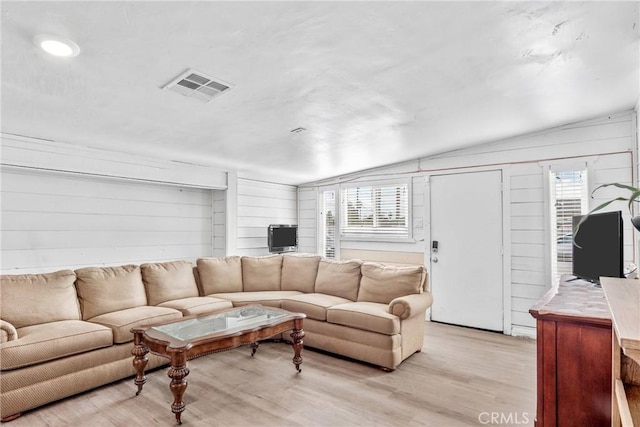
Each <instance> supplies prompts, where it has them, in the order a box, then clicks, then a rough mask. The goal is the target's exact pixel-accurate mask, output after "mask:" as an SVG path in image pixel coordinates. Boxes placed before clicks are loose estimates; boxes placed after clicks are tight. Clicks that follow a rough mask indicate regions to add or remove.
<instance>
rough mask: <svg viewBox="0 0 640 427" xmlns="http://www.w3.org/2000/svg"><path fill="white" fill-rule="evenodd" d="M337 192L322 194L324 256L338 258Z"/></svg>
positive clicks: (324, 192)
mask: <svg viewBox="0 0 640 427" xmlns="http://www.w3.org/2000/svg"><path fill="white" fill-rule="evenodd" d="M335 213H336V192H335V191H323V192H322V211H321V215H322V236H321V241H322V243H321V244H322V255H324V256H325V257H326V258H335V257H336V215H335Z"/></svg>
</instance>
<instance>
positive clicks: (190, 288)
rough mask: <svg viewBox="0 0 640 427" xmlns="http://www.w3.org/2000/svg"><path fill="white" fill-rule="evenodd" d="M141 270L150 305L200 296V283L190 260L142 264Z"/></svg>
mask: <svg viewBox="0 0 640 427" xmlns="http://www.w3.org/2000/svg"><path fill="white" fill-rule="evenodd" d="M140 270H141V272H142V281H143V282H144V287H145V290H146V291H147V303H148V304H149V305H158V304H162V303H163V302H166V301H171V300H176V299H182V298H189V297H197V296H198V285H196V279H195V277H194V275H193V266H192V265H191V263H190V262H189V261H172V262H162V263H153V264H142V265H141V266H140Z"/></svg>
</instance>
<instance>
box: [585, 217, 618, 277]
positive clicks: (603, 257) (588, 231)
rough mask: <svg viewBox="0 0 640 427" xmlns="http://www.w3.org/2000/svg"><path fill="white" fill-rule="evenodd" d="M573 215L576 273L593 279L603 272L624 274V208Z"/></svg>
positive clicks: (613, 275) (608, 275) (616, 274)
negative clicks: (584, 216) (584, 217)
mask: <svg viewBox="0 0 640 427" xmlns="http://www.w3.org/2000/svg"><path fill="white" fill-rule="evenodd" d="M582 218H583V217H581V216H575V217H573V229H574V230H575V229H576V226H577V225H578V224H580V226H579V227H578V231H577V233H576V235H575V237H574V243H573V252H572V255H573V275H574V276H576V277H578V278H580V279H584V280H588V281H590V282H594V283H600V276H605V277H624V267H623V264H624V261H623V258H624V256H623V241H622V212H621V211H616V212H605V213H599V214H592V215H588V216H587V217H586V219H585V220H584V222H582V223H580V221H581V220H582Z"/></svg>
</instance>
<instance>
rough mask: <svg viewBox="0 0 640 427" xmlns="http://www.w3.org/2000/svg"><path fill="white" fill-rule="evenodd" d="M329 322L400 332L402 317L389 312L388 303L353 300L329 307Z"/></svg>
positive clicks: (378, 330) (392, 333) (389, 333)
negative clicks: (399, 317)
mask: <svg viewBox="0 0 640 427" xmlns="http://www.w3.org/2000/svg"><path fill="white" fill-rule="evenodd" d="M327 322H329V323H335V324H338V325H343V326H349V327H351V328H357V329H363V330H365V331H371V332H377V333H379V334H385V335H394V334H399V333H400V319H398V317H397V316H394V315H393V314H391V313H389V312H387V305H386V304H379V303H375V302H352V303H348V304H340V305H335V306H333V307H329V308H328V309H327Z"/></svg>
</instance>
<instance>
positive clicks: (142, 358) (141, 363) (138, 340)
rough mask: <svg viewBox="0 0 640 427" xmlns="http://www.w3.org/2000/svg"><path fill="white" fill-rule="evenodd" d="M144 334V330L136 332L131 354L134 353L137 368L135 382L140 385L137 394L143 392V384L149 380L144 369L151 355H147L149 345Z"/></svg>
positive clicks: (134, 362)
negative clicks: (144, 338)
mask: <svg viewBox="0 0 640 427" xmlns="http://www.w3.org/2000/svg"><path fill="white" fill-rule="evenodd" d="M142 334H143V332H142V331H137V332H134V334H133V350H131V354H133V367H134V368H135V370H136V379H135V380H133V383H134V384H135V385H137V386H138V391H137V392H136V396H137V395H139V394H140V393H141V392H142V386H143V385H144V383H146V382H147V377H146V376H145V374H144V369H145V368H146V367H147V362H148V361H149V357H147V354H148V353H149V347H147V345H146V344H145V343H144V341H143V340H142Z"/></svg>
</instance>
